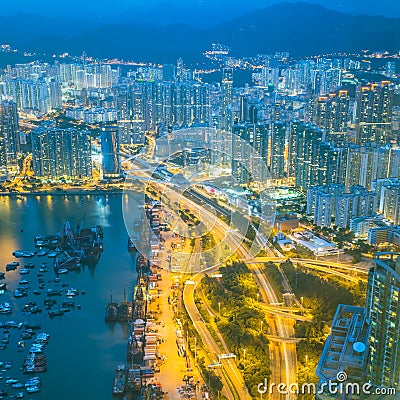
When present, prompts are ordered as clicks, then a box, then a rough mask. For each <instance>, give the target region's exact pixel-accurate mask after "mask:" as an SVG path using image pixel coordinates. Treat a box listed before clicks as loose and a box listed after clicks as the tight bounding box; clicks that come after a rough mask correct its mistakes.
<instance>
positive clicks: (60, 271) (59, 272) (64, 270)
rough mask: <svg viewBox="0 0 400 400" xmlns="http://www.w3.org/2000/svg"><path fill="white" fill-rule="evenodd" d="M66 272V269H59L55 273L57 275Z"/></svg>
mask: <svg viewBox="0 0 400 400" xmlns="http://www.w3.org/2000/svg"><path fill="white" fill-rule="evenodd" d="M67 272H68V270H67V269H66V268H60V269H59V270H58V271H57V273H58V274H66V273H67Z"/></svg>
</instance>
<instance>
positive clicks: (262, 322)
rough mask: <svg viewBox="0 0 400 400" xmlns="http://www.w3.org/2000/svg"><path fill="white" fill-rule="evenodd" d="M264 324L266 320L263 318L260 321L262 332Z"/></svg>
mask: <svg viewBox="0 0 400 400" xmlns="http://www.w3.org/2000/svg"><path fill="white" fill-rule="evenodd" d="M263 324H264V321H263V320H261V321H260V325H261V329H260V331H261V333H262V331H263Z"/></svg>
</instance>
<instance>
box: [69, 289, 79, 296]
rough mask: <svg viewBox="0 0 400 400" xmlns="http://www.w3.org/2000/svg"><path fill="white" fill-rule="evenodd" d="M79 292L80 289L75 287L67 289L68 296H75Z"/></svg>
mask: <svg viewBox="0 0 400 400" xmlns="http://www.w3.org/2000/svg"><path fill="white" fill-rule="evenodd" d="M78 294H79V292H78V290H77V289H74V288H71V289H68V291H67V297H75V296H76V295H78Z"/></svg>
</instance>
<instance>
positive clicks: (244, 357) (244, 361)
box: [243, 349, 246, 369]
mask: <svg viewBox="0 0 400 400" xmlns="http://www.w3.org/2000/svg"><path fill="white" fill-rule="evenodd" d="M243 368H244V369H246V349H243Z"/></svg>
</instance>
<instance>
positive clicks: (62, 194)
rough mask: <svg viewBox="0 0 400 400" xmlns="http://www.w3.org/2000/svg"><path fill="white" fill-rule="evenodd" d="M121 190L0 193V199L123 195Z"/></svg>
mask: <svg viewBox="0 0 400 400" xmlns="http://www.w3.org/2000/svg"><path fill="white" fill-rule="evenodd" d="M123 192H124V191H123V190H84V189H82V190H62V191H59V190H57V191H55V190H51V191H42V192H0V197H7V196H9V197H17V196H71V195H72V196H77V195H85V194H88V195H97V194H98V195H105V194H123Z"/></svg>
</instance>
